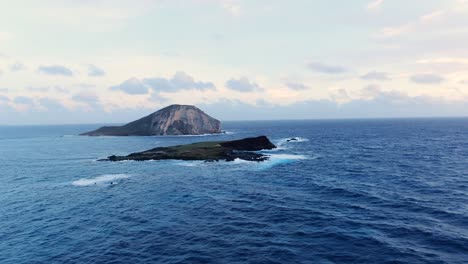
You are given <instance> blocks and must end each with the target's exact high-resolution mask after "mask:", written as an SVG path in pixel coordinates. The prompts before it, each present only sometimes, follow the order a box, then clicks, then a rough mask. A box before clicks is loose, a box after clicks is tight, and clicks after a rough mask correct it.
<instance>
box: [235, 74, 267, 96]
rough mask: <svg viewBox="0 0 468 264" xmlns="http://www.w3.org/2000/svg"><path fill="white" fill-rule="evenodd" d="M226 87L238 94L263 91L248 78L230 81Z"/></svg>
mask: <svg viewBox="0 0 468 264" xmlns="http://www.w3.org/2000/svg"><path fill="white" fill-rule="evenodd" d="M226 87H227V88H229V89H231V90H234V91H237V92H243V93H247V92H255V91H262V90H263V89H262V88H261V87H260V86H258V84H256V83H255V82H251V81H250V80H249V79H248V78H247V77H241V78H239V79H230V80H229V81H227V82H226Z"/></svg>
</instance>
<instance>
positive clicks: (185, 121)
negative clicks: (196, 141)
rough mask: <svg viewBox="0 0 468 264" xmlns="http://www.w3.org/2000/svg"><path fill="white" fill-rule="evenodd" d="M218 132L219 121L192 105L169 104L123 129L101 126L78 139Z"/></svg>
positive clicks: (124, 126) (219, 129)
mask: <svg viewBox="0 0 468 264" xmlns="http://www.w3.org/2000/svg"><path fill="white" fill-rule="evenodd" d="M215 133H221V122H220V121H219V120H217V119H214V118H212V117H211V116H209V115H207V114H205V113H204V112H203V111H202V110H200V109H198V108H197V107H195V106H192V105H171V106H168V107H165V108H163V109H161V110H159V111H157V112H154V113H152V114H150V115H148V116H146V117H143V118H141V119H139V120H136V121H133V122H131V123H128V124H126V125H123V126H105V127H101V128H99V129H97V130H94V131H91V132H86V133H83V134H81V135H82V136H156V135H157V136H164V135H201V134H215Z"/></svg>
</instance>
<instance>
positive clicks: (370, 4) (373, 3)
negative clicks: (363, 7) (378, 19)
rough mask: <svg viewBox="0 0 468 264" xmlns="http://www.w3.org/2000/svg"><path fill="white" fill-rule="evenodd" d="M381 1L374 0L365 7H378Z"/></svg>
mask: <svg viewBox="0 0 468 264" xmlns="http://www.w3.org/2000/svg"><path fill="white" fill-rule="evenodd" d="M383 3H384V0H374V1H372V2H370V3H369V4H368V5H367V9H369V10H375V9H378V8H380V6H381V5H382V4H383Z"/></svg>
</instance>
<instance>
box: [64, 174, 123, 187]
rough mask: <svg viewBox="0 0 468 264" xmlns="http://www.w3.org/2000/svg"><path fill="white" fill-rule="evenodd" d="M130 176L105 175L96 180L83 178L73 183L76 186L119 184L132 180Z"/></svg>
mask: <svg viewBox="0 0 468 264" xmlns="http://www.w3.org/2000/svg"><path fill="white" fill-rule="evenodd" d="M131 176H132V175H130V174H104V175H100V176H98V177H95V178H83V179H79V180H77V181H74V182H72V185H74V186H91V185H103V184H117V183H119V180H122V179H127V178H130V177H131Z"/></svg>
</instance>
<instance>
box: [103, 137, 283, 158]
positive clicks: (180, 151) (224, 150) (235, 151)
mask: <svg viewBox="0 0 468 264" xmlns="http://www.w3.org/2000/svg"><path fill="white" fill-rule="evenodd" d="M274 148H276V146H275V145H274V144H273V143H271V141H270V140H269V139H268V138H267V137H266V136H260V137H254V138H244V139H240V140H233V141H210V142H198V143H193V144H187V145H178V146H170V147H158V148H154V149H150V150H146V151H143V152H136V153H132V154H129V155H127V156H115V155H112V156H109V157H108V158H107V159H103V160H100V161H124V160H136V161H145V160H171V159H174V160H204V161H207V162H211V161H220V160H225V161H234V160H236V159H241V160H247V161H257V162H259V161H265V160H267V159H268V156H266V155H264V154H262V153H257V152H255V151H260V150H270V149H274Z"/></svg>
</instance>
